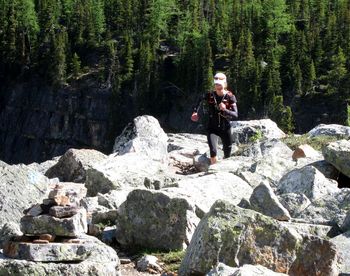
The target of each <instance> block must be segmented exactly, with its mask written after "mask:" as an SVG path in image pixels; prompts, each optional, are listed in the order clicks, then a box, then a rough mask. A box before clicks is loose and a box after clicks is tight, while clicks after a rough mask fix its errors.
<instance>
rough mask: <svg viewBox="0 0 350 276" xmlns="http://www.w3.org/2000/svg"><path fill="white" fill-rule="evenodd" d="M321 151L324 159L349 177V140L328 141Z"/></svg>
mask: <svg viewBox="0 0 350 276" xmlns="http://www.w3.org/2000/svg"><path fill="white" fill-rule="evenodd" d="M349 128H350V127H349ZM349 136H350V135H349ZM322 152H323V155H324V158H325V160H326V161H328V162H329V163H331V164H332V165H333V166H334V167H336V168H337V169H338V170H339V171H340V172H342V173H343V174H345V175H346V176H347V177H350V141H348V140H340V141H336V142H333V143H330V144H329V145H328V146H326V147H324V148H323V151H322Z"/></svg>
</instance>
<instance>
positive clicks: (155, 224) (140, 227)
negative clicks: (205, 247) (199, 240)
mask: <svg viewBox="0 0 350 276" xmlns="http://www.w3.org/2000/svg"><path fill="white" fill-rule="evenodd" d="M198 222H199V218H198V217H197V215H196V207H195V205H194V204H193V203H192V202H191V200H190V199H189V198H187V197H185V196H178V195H176V194H171V193H169V192H164V191H151V190H134V191H132V192H131V193H130V194H129V195H128V198H127V200H126V202H125V203H124V204H123V205H122V206H121V207H120V208H119V213H118V219H117V230H116V239H117V241H118V242H119V243H120V244H121V245H122V246H123V247H128V248H137V247H140V248H150V249H159V250H179V249H183V248H185V247H186V246H187V245H188V244H189V242H190V240H191V237H192V234H193V232H194V229H195V227H196V226H197V224H198Z"/></svg>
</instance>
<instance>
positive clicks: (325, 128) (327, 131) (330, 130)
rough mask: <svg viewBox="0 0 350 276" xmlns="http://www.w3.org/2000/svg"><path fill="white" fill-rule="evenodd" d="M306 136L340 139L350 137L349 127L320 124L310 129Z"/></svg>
mask: <svg viewBox="0 0 350 276" xmlns="http://www.w3.org/2000/svg"><path fill="white" fill-rule="evenodd" d="M308 134H309V136H310V137H317V136H322V135H326V136H333V137H337V138H340V139H342V138H346V137H350V127H347V126H342V125H337V124H330V125H325V124H321V125H318V126H316V127H314V128H313V129H311V130H310V131H309V132H308Z"/></svg>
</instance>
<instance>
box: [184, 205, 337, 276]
mask: <svg viewBox="0 0 350 276" xmlns="http://www.w3.org/2000/svg"><path fill="white" fill-rule="evenodd" d="M310 249H313V250H314V251H313V252H319V251H320V252H322V254H323V255H321V256H320V255H319V254H314V253H311V254H310V252H309V251H310ZM318 250H319V251H318ZM327 250H329V252H327ZM334 253H335V252H334V250H333V246H332V244H331V243H329V242H327V241H325V240H321V239H317V238H314V237H310V238H309V237H305V238H302V236H301V235H299V234H298V233H296V232H295V231H293V230H290V229H288V228H287V227H285V226H283V225H282V224H281V223H279V222H278V221H276V220H274V219H272V218H269V217H266V216H264V215H262V214H259V213H257V212H254V211H252V210H247V209H241V208H239V207H236V206H234V205H231V204H228V203H226V202H224V201H217V202H216V203H215V204H214V205H213V206H212V208H211V210H210V212H209V213H208V214H207V215H206V216H205V217H204V218H203V219H202V220H201V222H200V223H199V225H198V227H197V228H196V231H195V233H194V235H193V238H192V240H191V243H190V245H189V247H188V249H187V251H186V256H185V258H184V259H183V261H182V263H181V266H180V270H179V274H180V275H191V274H194V273H197V274H205V273H207V272H209V271H210V269H211V267H212V266H213V265H215V264H216V263H217V262H218V260H220V261H221V262H223V263H225V264H227V265H229V266H233V267H236V266H240V265H241V264H252V265H262V266H264V267H266V268H268V269H271V270H273V271H276V272H281V273H289V271H290V268H291V267H293V268H294V271H298V269H301V268H303V267H301V266H300V265H299V264H300V260H302V258H305V259H306V260H304V264H305V268H307V269H308V270H309V271H311V270H312V268H310V266H309V265H311V264H313V265H314V267H316V268H318V267H320V268H321V269H320V275H328V274H327V273H329V272H332V271H334V270H332V269H331V268H333V264H334V263H336V260H337V257H336V254H334ZM305 256H307V258H306V257H305ZM296 260H297V261H296ZM294 275H295V274H294ZM300 275H315V274H300Z"/></svg>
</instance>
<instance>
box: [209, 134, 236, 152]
mask: <svg viewBox="0 0 350 276" xmlns="http://www.w3.org/2000/svg"><path fill="white" fill-rule="evenodd" d="M212 134H214V135H216V136H219V137H220V138H221V141H222V144H223V150H224V158H229V157H230V155H231V147H232V142H233V141H232V135H231V128H228V129H216V128H210V129H208V135H207V138H208V144H209V149H210V157H215V156H216V155H217V139H216V137H215V136H214V135H212Z"/></svg>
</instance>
